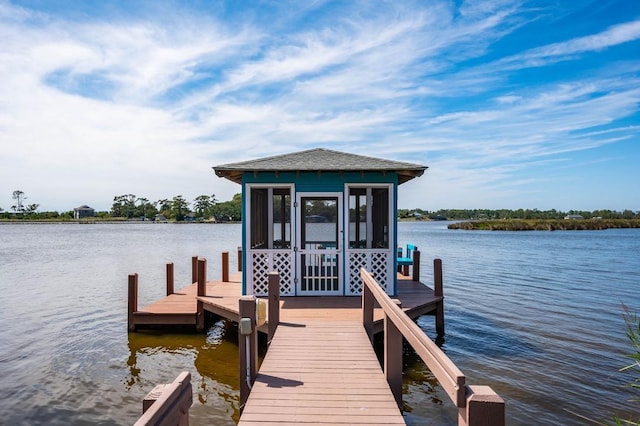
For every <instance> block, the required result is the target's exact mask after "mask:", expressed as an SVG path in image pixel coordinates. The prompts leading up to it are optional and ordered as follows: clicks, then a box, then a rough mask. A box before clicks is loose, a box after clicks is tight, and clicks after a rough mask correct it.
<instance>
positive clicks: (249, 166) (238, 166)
mask: <svg viewBox="0 0 640 426" xmlns="http://www.w3.org/2000/svg"><path fill="white" fill-rule="evenodd" d="M213 169H214V171H215V173H216V175H217V176H218V177H223V178H227V179H229V180H231V181H233V182H236V183H242V175H243V173H246V172H254V173H258V172H325V171H327V172H373V171H375V172H396V173H398V183H399V184H401V183H404V182H406V181H408V180H411V179H413V178H414V177H419V176H422V174H423V173H424V171H425V170H426V169H427V167H426V166H421V165H419V164H412V163H404V162H400V161H391V160H384V159H380V158H373V157H366V156H363V155H355V154H348V153H344V152H339V151H333V150H330V149H325V148H315V149H309V150H306V151H300V152H294V153H292V154H284V155H276V156H273V157H266V158H259V159H257V160H249V161H242V162H239V163H229V164H223V165H220V166H214V167H213Z"/></svg>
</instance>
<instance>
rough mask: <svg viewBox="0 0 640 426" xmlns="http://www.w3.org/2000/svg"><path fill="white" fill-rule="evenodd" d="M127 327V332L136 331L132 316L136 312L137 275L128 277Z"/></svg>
mask: <svg viewBox="0 0 640 426" xmlns="http://www.w3.org/2000/svg"><path fill="white" fill-rule="evenodd" d="M128 302H129V303H128V309H127V312H128V315H127V326H128V328H129V331H136V320H135V318H134V316H133V313H134V312H137V311H138V274H137V273H136V274H130V275H129V300H128Z"/></svg>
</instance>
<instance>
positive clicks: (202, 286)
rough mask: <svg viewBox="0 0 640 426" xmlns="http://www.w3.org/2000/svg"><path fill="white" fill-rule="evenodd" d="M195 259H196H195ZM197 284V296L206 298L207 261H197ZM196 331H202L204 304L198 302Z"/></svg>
mask: <svg viewBox="0 0 640 426" xmlns="http://www.w3.org/2000/svg"><path fill="white" fill-rule="evenodd" d="M196 259H197V258H196ZM197 261H198V264H197V266H198V268H197V275H198V276H197V282H198V296H206V293H207V259H197ZM197 309H198V313H197V317H196V330H197V331H203V330H204V304H203V303H202V302H201V301H200V300H198V303H197Z"/></svg>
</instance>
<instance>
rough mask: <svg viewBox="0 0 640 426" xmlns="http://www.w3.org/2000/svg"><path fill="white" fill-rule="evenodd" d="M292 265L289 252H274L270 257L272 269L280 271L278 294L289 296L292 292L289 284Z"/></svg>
mask: <svg viewBox="0 0 640 426" xmlns="http://www.w3.org/2000/svg"><path fill="white" fill-rule="evenodd" d="M292 265H293V262H292V261H291V253H290V252H285V253H274V254H273V259H272V268H273V269H272V270H273V271H278V272H280V295H281V296H290V295H292V294H293V288H292V286H291V281H293V280H292V278H293V277H292Z"/></svg>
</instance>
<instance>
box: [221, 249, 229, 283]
mask: <svg viewBox="0 0 640 426" xmlns="http://www.w3.org/2000/svg"><path fill="white" fill-rule="evenodd" d="M222 282H223V283H228V282H229V252H228V251H223V252H222Z"/></svg>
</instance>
